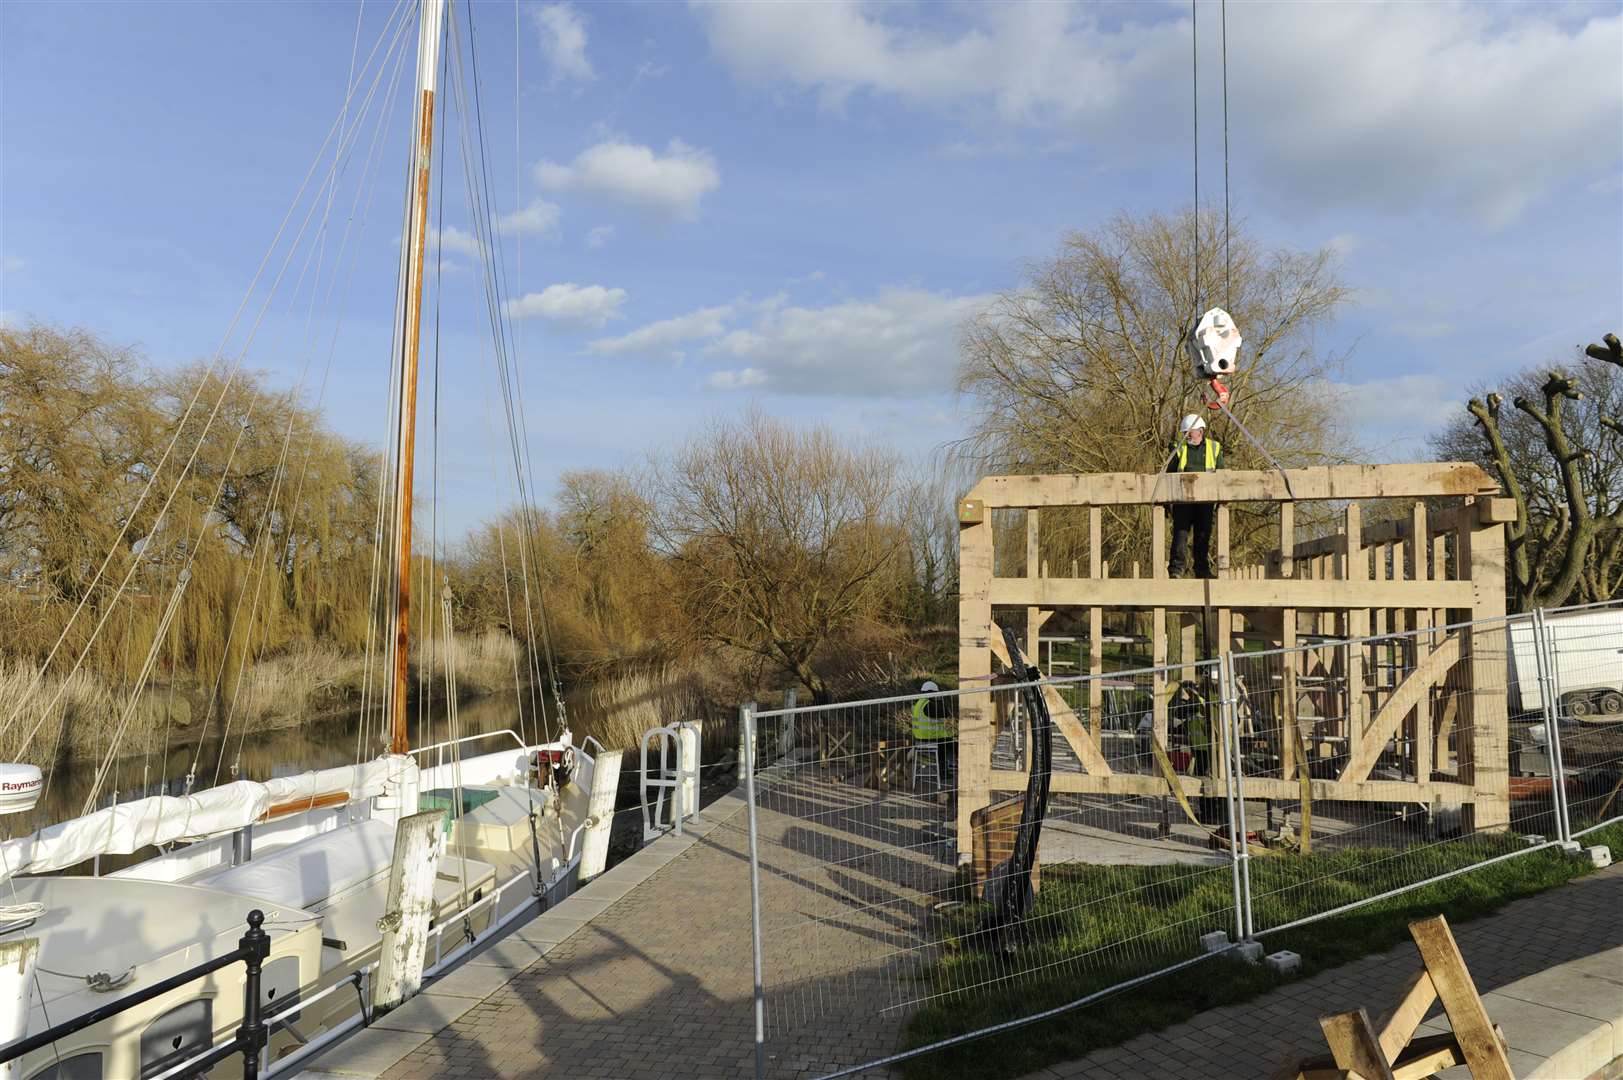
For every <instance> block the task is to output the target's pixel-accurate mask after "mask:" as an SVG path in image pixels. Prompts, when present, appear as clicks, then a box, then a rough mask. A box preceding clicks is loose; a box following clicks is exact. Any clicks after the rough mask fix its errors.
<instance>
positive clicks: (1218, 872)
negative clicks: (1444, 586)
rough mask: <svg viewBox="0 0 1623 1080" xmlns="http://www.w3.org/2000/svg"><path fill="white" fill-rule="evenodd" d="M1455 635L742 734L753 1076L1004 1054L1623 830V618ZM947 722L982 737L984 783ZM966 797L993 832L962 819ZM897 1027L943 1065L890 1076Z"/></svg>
mask: <svg viewBox="0 0 1623 1080" xmlns="http://www.w3.org/2000/svg"><path fill="white" fill-rule="evenodd" d="M1443 614H1444V613H1441V612H1438V613H1436V615H1437V616H1438V617H1437V618H1436V619H1435V620H1430V619H1428V620H1424V621H1425V622H1426V623H1427V624H1426V625H1415V626H1400V625H1396V623H1395V620H1396V619H1397V618H1398V616H1397V615H1395V614H1394V616H1393V619H1394V624H1393V625H1391V626H1387V627H1384V629H1386V630H1387V632H1385V633H1381V634H1379V635H1375V636H1369V637H1362V638H1353V639H1348V638H1332V637H1329V636H1324V635H1307V634H1305V633H1304V634H1302V635H1301V636H1300V639H1299V640H1296V641H1295V642H1294V644H1293V645H1292V647H1289V648H1282V649H1272V650H1268V651H1261V652H1231V653H1225V654H1223V655H1222V656H1220V657H1219V658H1217V659H1215V660H1204V661H1191V662H1188V663H1181V664H1172V665H1165V666H1161V667H1154V668H1145V669H1140V670H1134V671H1118V672H1110V673H1108V674H1107V675H1104V676H1088V675H1082V676H1076V677H1070V678H1037V679H1032V680H1031V681H1025V682H1021V681H1017V677H1016V675H1014V674H1013V673H1011V674H1009V675H1006V676H1000V677H998V678H996V679H994V680H993V681H992V682H991V683H989V684H982V685H974V686H969V687H964V688H960V689H957V690H949V691H938V692H932V693H918V694H909V695H904V696H898V697H890V698H878V699H873V700H867V701H858V702H849V703H842V704H834V705H812V706H804V707H800V706H792V707H785V708H778V709H757V708H755V707H754V706H746V707H745V708H744V709H743V710H742V711H741V717H740V731H741V735H740V745H741V747H748V748H749V750H750V753H749V755H748V760H749V761H750V762H751V763H752V764H753V768H752V769H750V770H748V771H747V772H746V777H747V779H748V780H749V784H748V795H749V811H750V831H751V886H752V897H753V900H754V903H755V911H756V923H755V926H756V929H755V934H754V946H755V949H754V957H753V960H754V963H755V970H756V983H757V1003H758V1010H757V1018H758V1026H757V1041H758V1050H759V1051H760V1053H759V1054H758V1062H759V1063H760V1064H759V1069H758V1071H760V1070H764V1069H765V1062H766V1061H767V1059H768V1053H767V1048H768V1046H771V1047H772V1052H773V1053H774V1054H776V1055H777V1058H778V1060H779V1061H780V1063H781V1064H782V1065H783V1066H784V1067H786V1068H788V1069H789V1070H790V1071H791V1072H795V1074H796V1075H801V1074H820V1075H824V1076H827V1077H833V1076H843V1075H849V1074H854V1073H856V1072H859V1071H863V1070H866V1069H871V1068H874V1067H877V1066H879V1065H883V1064H888V1063H892V1062H894V1061H896V1060H899V1059H901V1058H905V1057H910V1056H914V1055H916V1054H920V1053H927V1052H931V1051H934V1050H938V1049H942V1048H944V1047H947V1046H951V1045H955V1044H959V1043H963V1042H966V1041H969V1040H972V1039H977V1038H981V1037H984V1036H986V1035H988V1034H993V1033H998V1032H1003V1031H1007V1030H1010V1029H1011V1028H1014V1027H1018V1026H1020V1025H1022V1024H1026V1023H1030V1022H1033V1021H1035V1020H1038V1019H1043V1018H1046V1017H1049V1016H1052V1015H1056V1014H1058V1013H1061V1012H1064V1011H1066V1010H1068V1009H1072V1008H1076V1007H1079V1006H1082V1005H1085V1004H1087V1003H1089V1002H1091V1001H1094V1000H1097V999H1098V998H1100V997H1102V996H1105V995H1108V994H1111V993H1116V992H1119V991H1121V990H1123V989H1125V988H1128V987H1130V986H1135V985H1138V984H1139V983H1142V982H1144V981H1146V980H1147V979H1149V978H1153V977H1155V976H1157V975H1161V974H1166V973H1169V972H1172V971H1176V970H1180V969H1182V968H1185V967H1188V966H1190V965H1191V964H1194V963H1197V962H1201V961H1203V960H1204V959H1205V958H1206V957H1208V956H1210V955H1212V954H1213V953H1216V952H1225V951H1229V950H1232V949H1234V948H1235V947H1237V946H1238V945H1239V944H1240V943H1241V942H1243V941H1248V940H1251V939H1255V938H1264V939H1266V936H1267V935H1269V934H1271V933H1275V932H1278V931H1282V930H1286V929H1290V928H1294V927H1299V926H1302V925H1303V924H1306V923H1310V922H1314V921H1318V920H1322V919H1327V918H1334V917H1337V916H1339V915H1341V914H1343V913H1345V912H1348V911H1351V910H1354V909H1357V908H1361V907H1364V906H1365V905H1368V904H1372V903H1376V902H1380V901H1383V900H1386V899H1388V898H1390V897H1393V896H1397V895H1401V894H1403V893H1406V892H1409V891H1411V890H1413V889H1416V888H1419V887H1421V886H1424V885H1428V884H1432V883H1435V882H1439V881H1442V880H1446V879H1448V878H1450V877H1454V876H1457V875H1460V874H1464V873H1469V872H1471V871H1472V870H1475V869H1477V868H1480V867H1482V866H1484V865H1487V864H1489V863H1492V862H1498V861H1502V860H1507V859H1514V858H1519V857H1522V856H1524V855H1526V854H1528V853H1531V852H1536V851H1540V850H1545V849H1548V848H1552V847H1558V846H1563V845H1564V846H1568V847H1572V846H1576V845H1574V844H1572V838H1573V837H1582V836H1583V835H1585V834H1587V833H1590V832H1592V831H1593V830H1595V829H1597V828H1600V827H1603V826H1604V825H1607V824H1611V823H1615V822H1618V821H1623V794H1620V792H1623V771H1620V768H1623V605H1619V604H1611V605H1599V606H1593V607H1589V608H1582V609H1570V610H1562V611H1549V612H1542V611H1541V612H1535V613H1533V614H1529V615H1520V616H1513V617H1509V618H1503V619H1497V620H1490V621H1483V622H1476V623H1458V624H1442V619H1441V616H1442V615H1443ZM1433 623H1435V624H1433ZM1287 640H1289V639H1287ZM1035 674H1037V673H1036V672H1035V670H1034V669H1028V676H1030V675H1035ZM1095 682H1097V683H1099V684H1100V685H1097V686H1095V685H1090V684H1093V683H1095ZM1090 701H1091V702H1097V703H1098V704H1097V706H1096V707H1094V708H1092V709H1090V708H1089V704H1090ZM959 718H973V719H974V720H976V721H977V722H982V723H984V722H985V720H986V718H989V719H990V722H991V724H992V726H993V731H994V738H993V739H992V740H991V745H990V751H989V753H983V752H981V751H977V753H976V755H975V756H976V757H985V758H986V760H959V757H960V755H959V741H958V739H957V737H956V731H957V721H958V719H959ZM964 745H965V746H966V747H967V746H970V745H973V746H976V747H984V746H985V745H986V742H985V740H982V739H977V740H974V741H973V742H971V741H969V740H966V741H965V744H964ZM962 770H982V771H985V772H987V773H988V774H989V775H990V776H991V777H992V784H991V787H992V790H993V791H994V795H993V797H992V801H991V803H990V805H987V806H966V807H959V806H958V805H957V783H956V778H957V776H958V774H959V773H960V771H962ZM1028 882H1029V884H1028ZM1218 931H1221V932H1222V933H1221V934H1215V933H1214V932H1218ZM1247 951H1249V950H1247ZM921 1011H922V1012H925V1013H927V1014H929V1015H926V1016H924V1017H922V1018H921V1017H916V1015H915V1014H917V1013H920V1012H921ZM910 1018H913V1019H914V1020H915V1025H914V1034H913V1041H915V1042H918V1041H920V1040H921V1033H923V1034H922V1037H923V1038H928V1037H929V1036H930V1034H932V1033H937V1032H938V1033H939V1034H940V1035H941V1038H940V1039H939V1040H937V1041H936V1042H934V1043H932V1044H929V1045H925V1046H920V1047H916V1048H914V1049H911V1050H907V1051H898V1050H897V1033H898V1031H899V1030H900V1029H901V1028H902V1027H903V1026H904V1022H905V1021H907V1020H908V1019H910ZM920 1021H922V1022H920ZM762 1075H764V1072H762Z"/></svg>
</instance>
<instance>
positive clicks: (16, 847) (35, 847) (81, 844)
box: [0, 755, 417, 880]
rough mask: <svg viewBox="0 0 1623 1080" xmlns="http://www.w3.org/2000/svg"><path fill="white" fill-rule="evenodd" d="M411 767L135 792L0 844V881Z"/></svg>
mask: <svg viewBox="0 0 1623 1080" xmlns="http://www.w3.org/2000/svg"><path fill="white" fill-rule="evenodd" d="M416 769H417V765H416V763H415V762H413V761H412V760H411V759H410V758H408V757H404V756H400V755H385V756H383V757H380V758H377V759H376V760H373V761H368V762H365V763H363V764H360V765H346V766H343V767H341V768H336V769H318V770H314V771H312V772H306V773H299V774H298V775H296V776H285V777H278V778H276V779H274V780H267V781H265V782H264V783H256V782H255V781H252V780H237V781H235V782H233V783H230V784H221V785H219V786H218V787H212V788H208V789H207V790H205V791H199V792H197V793H196V794H194V795H185V796H175V795H154V796H151V797H150V798H146V799H135V800H133V801H131V802H127V803H122V804H120V805H118V806H109V807H107V808H106V809H104V810H97V811H96V812H95V813H92V814H86V815H84V816H83V817H76V818H71V819H69V820H68V821H63V822H59V823H58V824H55V825H47V826H46V827H44V828H42V829H39V830H38V831H36V832H33V833H31V834H29V835H28V836H20V837H18V838H16V839H15V840H7V841H5V842H3V843H0V880H3V879H4V878H7V877H10V876H11V875H13V874H23V873H33V874H40V873H46V872H48V871H51V870H62V869H66V868H67V867H70V866H75V865H77V864H79V863H82V862H84V861H85V860H87V859H92V858H95V857H96V856H97V855H129V854H131V853H133V852H136V851H139V850H141V849H142V848H144V847H151V846H153V845H156V844H168V843H172V842H174V841H179V840H197V839H201V838H203V837H208V836H217V835H219V834H221V833H228V832H232V831H234V830H236V829H240V828H242V827H243V826H244V825H251V824H253V823H254V822H256V821H258V820H259V819H260V818H262V817H264V816H265V814H266V812H268V811H269V810H270V808H271V807H273V806H279V805H282V804H285V803H289V802H294V801H297V800H301V799H313V798H314V797H316V796H318V795H322V794H326V793H329V792H340V791H345V792H348V793H349V795H350V797H351V798H353V799H360V798H369V797H371V796H374V795H380V794H382V793H383V791H384V789H385V788H386V787H388V786H390V785H392V784H398V783H400V782H402V781H406V780H409V779H411V778H412V776H413V774H415V772H416Z"/></svg>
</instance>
